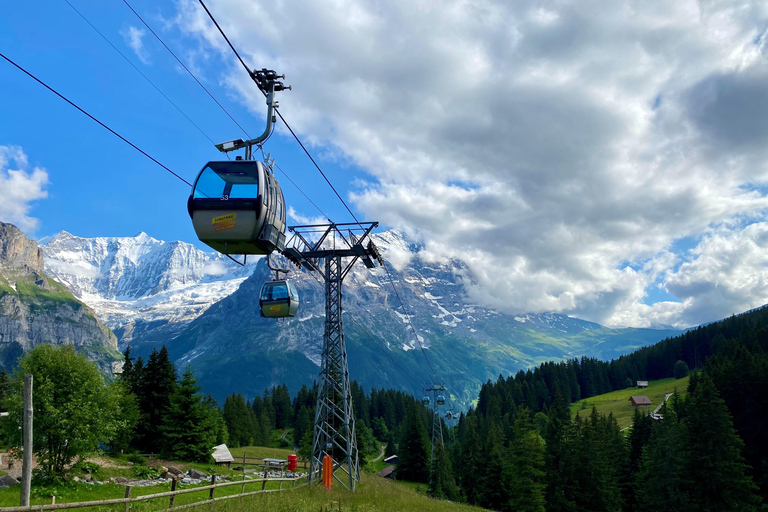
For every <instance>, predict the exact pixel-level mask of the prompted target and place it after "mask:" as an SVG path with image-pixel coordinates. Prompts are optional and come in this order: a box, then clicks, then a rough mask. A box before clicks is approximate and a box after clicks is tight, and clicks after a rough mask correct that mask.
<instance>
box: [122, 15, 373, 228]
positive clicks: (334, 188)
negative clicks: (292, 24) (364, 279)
mask: <svg viewBox="0 0 768 512" xmlns="http://www.w3.org/2000/svg"><path fill="white" fill-rule="evenodd" d="M123 1H125V0H123ZM198 1H199V2H200V5H202V6H203V9H205V12H206V13H207V14H208V17H209V18H211V21H212V22H213V24H214V25H216V28H217V29H219V33H221V35H222V37H223V38H224V40H225V41H226V42H227V44H228V45H229V47H230V48H231V49H232V52H234V54H235V55H236V56H237V59H238V60H239V61H240V64H242V65H243V68H245V70H246V71H247V72H248V76H250V77H251V78H253V72H252V71H251V69H250V68H249V67H248V65H247V64H246V63H245V61H244V60H243V58H242V57H240V54H239V53H238V51H237V50H236V49H235V46H234V45H233V44H232V42H231V41H230V40H229V38H228V37H227V34H225V33H224V30H223V29H222V28H221V26H220V25H219V23H218V22H217V21H216V18H214V17H213V14H212V13H211V11H209V10H208V7H207V6H206V5H205V3H204V2H203V0H198ZM259 90H261V89H259ZM261 92H262V94H266V93H265V92H264V91H261ZM275 112H277V115H278V116H279V117H280V120H281V121H282V122H283V124H285V127H286V128H288V131H289V132H291V135H293V138H294V139H296V142H298V143H299V146H301V149H302V150H304V153H305V154H306V155H307V157H309V159H310V160H311V161H312V164H313V165H314V166H315V168H316V169H317V170H318V171H319V172H320V175H321V176H322V177H323V179H325V182H326V183H328V186H329V187H331V190H333V193H334V194H336V197H338V198H339V201H341V204H343V205H344V208H346V209H347V211H348V212H349V214H350V215H351V216H352V218H353V219H355V222H356V223H358V224H360V221H359V220H358V219H357V217H356V216H355V214H354V213H352V210H351V209H350V207H349V206H348V205H347V203H346V202H345V201H344V199H343V198H342V197H341V195H340V194H339V192H338V191H337V190H336V187H334V186H333V184H332V183H331V180H329V179H328V176H326V175H325V173H324V172H323V170H322V169H321V168H320V166H319V165H317V162H316V161H315V159H314V158H312V155H311V154H310V153H309V151H308V150H307V148H306V146H304V144H303V143H302V142H301V139H299V136H298V135H296V132H294V131H293V128H291V125H289V124H288V121H286V120H285V117H283V114H282V113H280V110H278V109H275ZM360 227H361V228H362V225H361V226H360Z"/></svg>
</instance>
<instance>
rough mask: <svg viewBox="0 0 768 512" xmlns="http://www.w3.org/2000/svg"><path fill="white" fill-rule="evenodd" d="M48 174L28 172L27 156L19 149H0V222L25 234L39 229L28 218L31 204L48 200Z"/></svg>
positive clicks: (33, 221) (4, 147) (37, 170)
mask: <svg viewBox="0 0 768 512" xmlns="http://www.w3.org/2000/svg"><path fill="white" fill-rule="evenodd" d="M48 183H49V182H48V173H47V172H46V171H45V169H43V168H41V167H34V168H32V169H31V170H30V169H29V162H28V160H27V155H26V154H24V151H22V149H21V148H20V147H19V146H0V221H3V222H10V223H12V224H15V225H16V226H18V227H19V229H21V230H22V231H25V232H27V233H30V232H33V231H35V230H36V229H37V227H38V225H39V221H38V219H36V218H34V217H30V216H29V211H30V209H31V208H32V204H31V203H32V201H35V200H38V199H44V198H46V197H48V192H47V191H46V190H45V187H46V186H47V185H48Z"/></svg>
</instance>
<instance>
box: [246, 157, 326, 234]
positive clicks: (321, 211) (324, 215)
mask: <svg viewBox="0 0 768 512" xmlns="http://www.w3.org/2000/svg"><path fill="white" fill-rule="evenodd" d="M259 150H260V151H261V156H262V157H263V158H264V161H266V160H267V157H266V155H265V154H264V148H263V147H262V145H261V144H259ZM274 165H275V167H277V170H278V171H280V172H281V173H283V176H285V178H286V179H287V180H288V181H290V182H291V185H293V186H294V187H296V190H298V191H299V192H301V195H303V196H304V198H305V199H306V200H307V201H309V202H310V203H311V204H312V206H314V207H315V209H316V210H317V211H318V212H320V214H321V215H322V216H323V217H325V219H326V220H327V221H328V222H330V223H331V224H333V221H332V220H331V218H330V217H329V216H328V215H326V214H325V212H324V211H323V210H321V209H320V207H319V206H317V205H316V204H315V202H314V201H313V200H312V199H310V198H309V196H308V195H307V194H306V193H304V191H303V190H302V189H301V187H300V186H298V185H297V184H296V182H295V181H293V180H292V179H291V177H290V176H288V173H287V172H285V171H284V170H283V169H282V167H280V166H279V165H277V164H274Z"/></svg>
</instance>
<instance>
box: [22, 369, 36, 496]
mask: <svg viewBox="0 0 768 512" xmlns="http://www.w3.org/2000/svg"><path fill="white" fill-rule="evenodd" d="M33 411H34V409H33V407H32V374H30V373H28V374H26V375H24V423H23V434H24V439H23V446H24V452H23V454H22V461H23V462H22V466H21V497H20V498H21V499H20V500H19V505H21V506H22V507H28V506H29V497H30V494H31V485H32V450H33V447H32V416H33V414H34V412H33Z"/></svg>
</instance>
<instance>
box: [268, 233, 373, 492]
mask: <svg viewBox="0 0 768 512" xmlns="http://www.w3.org/2000/svg"><path fill="white" fill-rule="evenodd" d="M352 226H355V227H352ZM376 226H378V222H363V223H359V224H325V225H311V226H292V227H289V228H288V229H289V230H290V231H291V232H293V233H294V234H295V235H296V238H297V239H298V241H299V246H298V247H289V248H286V249H285V250H284V251H283V254H284V255H285V256H286V257H288V258H289V259H291V260H293V261H294V262H296V263H301V265H302V266H303V267H304V268H306V269H307V270H310V271H317V272H318V273H320V274H321V275H322V276H323V278H324V279H325V329H324V332H323V352H322V356H321V362H320V383H319V387H318V394H317V408H316V410H315V427H314V432H313V436H312V457H311V458H310V461H309V483H310V485H311V484H313V483H316V482H319V481H320V480H321V471H322V465H323V457H325V456H326V455H330V456H331V457H332V458H333V476H334V479H335V480H336V481H338V482H339V483H340V484H341V485H343V486H344V487H346V488H347V489H349V490H351V491H354V490H355V485H356V483H357V482H359V481H360V467H359V460H358V452H357V439H356V438H355V416H354V414H353V411H352V392H351V390H350V383H349V369H348V366H347V348H346V345H345V343H344V329H343V322H342V308H341V296H342V293H341V288H342V283H343V281H344V278H345V277H346V276H347V274H348V273H349V271H350V269H351V268H352V265H354V264H355V262H356V261H357V260H358V259H362V260H363V263H364V264H365V266H366V267H368V268H374V267H375V263H374V262H378V263H379V264H381V265H383V260H382V258H381V255H380V254H379V251H378V249H377V248H376V246H375V245H373V242H372V241H371V240H370V239H368V240H367V242H368V243H367V245H364V242H366V239H367V238H368V236H369V235H370V232H371V230H372V229H373V228H374V227H376ZM340 228H342V229H344V230H345V231H347V232H348V235H347V236H345V235H344V234H343V233H342V231H341V229H340ZM323 230H324V231H323ZM353 231H358V232H362V234H358V235H355V234H354V233H353ZM317 233H322V235H321V236H320V237H319V239H318V240H317V241H316V242H310V239H312V238H314V237H313V236H311V235H312V234H317ZM337 242H338V244H337ZM329 246H331V247H330V248H329ZM339 246H340V247H339ZM345 258H351V261H346V262H345V261H344V259H345Z"/></svg>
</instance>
